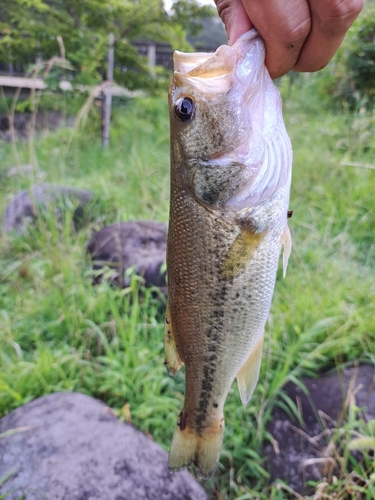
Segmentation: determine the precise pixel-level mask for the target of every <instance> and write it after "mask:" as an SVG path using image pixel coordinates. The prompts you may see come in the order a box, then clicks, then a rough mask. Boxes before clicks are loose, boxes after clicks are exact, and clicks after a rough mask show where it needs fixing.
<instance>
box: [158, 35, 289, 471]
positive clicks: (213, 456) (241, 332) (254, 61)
mask: <svg viewBox="0 0 375 500" xmlns="http://www.w3.org/2000/svg"><path fill="white" fill-rule="evenodd" d="M264 55H265V53H264V45H263V41H262V40H261V38H260V37H259V35H258V34H257V32H256V31H255V30H251V31H250V32H248V33H246V34H245V35H243V36H242V37H241V38H240V39H239V40H238V42H236V44H235V45H234V46H232V47H228V46H222V47H219V49H218V50H217V51H216V52H215V53H214V54H201V53H199V54H183V53H179V52H177V53H175V55H174V63H175V72H174V75H173V79H172V83H171V87H170V92H169V107H170V122H171V202H170V221H169V234H168V249H167V272H168V307H167V313H166V324H165V336H164V344H165V356H166V360H165V363H166V366H167V369H168V371H169V373H170V374H172V375H174V373H175V372H176V371H177V370H178V369H179V368H180V367H181V366H182V364H185V370H186V392H185V403H184V408H183V410H182V411H181V413H180V416H179V419H178V423H177V426H176V429H175V432H174V436H173V440H172V446H171V451H170V455H169V466H170V468H171V469H173V470H178V469H181V468H183V467H186V466H187V465H189V464H190V463H192V462H194V463H195V464H196V466H197V468H198V471H199V473H200V474H201V475H202V476H203V477H207V476H210V475H211V474H212V473H213V471H214V469H215V467H216V463H217V461H218V459H219V456H220V451H221V447H222V441H223V433H224V416H223V409H224V403H225V399H226V397H227V395H228V392H229V389H230V387H231V384H232V383H233V381H234V379H235V378H237V382H238V386H239V392H240V396H241V400H242V402H243V403H244V404H246V403H247V402H248V400H249V399H250V397H251V394H252V392H253V390H254V388H255V385H256V383H257V380H258V374H259V367H260V361H261V353H262V342H263V333H264V326H265V322H266V320H267V318H268V314H269V310H270V306H271V300H272V295H273V291H274V286H275V279H276V272H277V267H278V260H279V255H280V249H281V247H282V245H284V271H285V269H286V264H287V259H288V256H289V253H290V248H291V241H290V234H289V230H288V226H287V212H288V203H289V191H290V182H291V162H292V150H291V146H290V141H289V138H288V136H287V133H286V130H285V126H284V123H283V119H282V113H281V101H280V96H279V92H278V90H277V89H276V87H275V86H274V84H273V82H272V80H271V78H270V77H269V74H268V72H267V69H266V68H265V66H264Z"/></svg>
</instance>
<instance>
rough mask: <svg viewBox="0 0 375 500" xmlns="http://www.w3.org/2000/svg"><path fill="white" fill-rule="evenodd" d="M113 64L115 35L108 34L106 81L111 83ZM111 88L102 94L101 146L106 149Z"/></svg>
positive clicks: (107, 88)
mask: <svg viewBox="0 0 375 500" xmlns="http://www.w3.org/2000/svg"><path fill="white" fill-rule="evenodd" d="M114 63H115V35H114V34H113V33H110V34H109V48H108V66H107V81H108V82H113V67H114ZM111 108H112V86H111V84H108V85H107V86H106V88H105V89H104V90H103V93H102V146H103V147H104V148H106V147H108V144H109V130H110V126H111Z"/></svg>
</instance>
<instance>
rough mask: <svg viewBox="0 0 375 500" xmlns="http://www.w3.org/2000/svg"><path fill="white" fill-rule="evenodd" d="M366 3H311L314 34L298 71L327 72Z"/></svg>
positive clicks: (355, 0)
mask: <svg viewBox="0 0 375 500" xmlns="http://www.w3.org/2000/svg"><path fill="white" fill-rule="evenodd" d="M363 4H364V1H363V0H341V1H340V0H331V1H327V0H310V10H311V30H310V33H309V35H308V37H307V39H306V42H305V44H304V46H303V48H302V50H301V52H300V54H299V57H298V60H297V62H296V64H295V66H294V67H293V69H294V70H295V71H318V70H319V69H322V68H324V66H326V65H327V64H328V63H329V61H330V60H331V59H332V57H333V56H334V54H335V53H336V51H337V49H338V48H339V46H340V44H341V42H342V40H343V38H344V36H345V34H346V32H347V31H348V29H349V28H350V26H351V25H352V24H353V22H354V20H355V19H356V17H357V16H358V14H359V13H360V12H361V9H362V8H363Z"/></svg>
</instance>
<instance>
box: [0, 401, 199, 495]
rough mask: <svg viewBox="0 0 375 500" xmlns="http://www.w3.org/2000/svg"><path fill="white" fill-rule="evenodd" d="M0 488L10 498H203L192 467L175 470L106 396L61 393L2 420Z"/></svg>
mask: <svg viewBox="0 0 375 500" xmlns="http://www.w3.org/2000/svg"><path fill="white" fill-rule="evenodd" d="M11 429H20V432H18V433H15V434H10V435H9V436H8V437H4V438H2V439H0V479H1V478H3V477H4V476H5V475H6V474H8V473H10V472H11V471H14V473H13V475H11V477H10V478H9V479H8V480H7V481H6V482H5V484H4V485H2V486H1V487H0V497H1V495H2V494H4V493H6V492H9V491H11V493H10V494H9V495H8V496H7V497H6V498H7V500H16V499H17V498H19V496H20V495H21V494H22V493H23V492H26V496H25V500H151V499H152V500H206V499H207V495H206V493H205V492H204V490H203V489H202V487H201V486H200V485H199V484H198V483H197V481H196V480H195V479H194V478H193V477H192V476H191V475H190V474H189V473H188V472H187V471H183V472H178V473H171V472H170V471H169V470H168V466H167V453H166V452H165V451H164V450H163V449H162V448H160V446H159V445H157V444H156V443H155V442H154V441H152V440H151V439H150V438H148V437H146V436H145V435H144V434H143V433H141V432H140V431H138V430H137V429H135V428H134V427H133V426H132V425H130V424H124V423H121V422H120V421H119V420H117V419H116V418H115V417H114V416H113V415H112V413H111V411H110V409H109V408H108V407H107V406H106V405H105V404H103V403H102V402H101V401H98V400H96V399H93V398H91V397H88V396H85V395H83V394H78V393H69V392H66V393H56V394H51V395H50V396H45V397H43V398H40V399H37V400H35V401H33V402H32V403H28V404H26V405H25V406H22V407H20V408H18V409H16V410H14V411H13V412H12V413H10V414H9V415H7V416H5V417H4V418H2V419H1V420H0V434H1V433H4V432H6V431H9V430H11Z"/></svg>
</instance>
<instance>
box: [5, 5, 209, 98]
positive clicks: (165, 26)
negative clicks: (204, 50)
mask: <svg viewBox="0 0 375 500" xmlns="http://www.w3.org/2000/svg"><path fill="white" fill-rule="evenodd" d="M214 12H215V11H214V9H213V7H210V6H200V5H199V4H198V3H197V2H196V1H195V0H178V1H177V2H175V3H174V4H173V8H172V11H171V12H170V13H167V12H166V11H165V9H164V5H163V2H162V0H136V1H135V0H90V1H89V2H87V1H85V0H4V1H2V2H1V4H0V61H2V62H8V63H12V62H17V63H24V64H26V65H28V64H29V63H32V62H35V59H36V58H37V57H39V58H41V59H43V60H48V59H50V58H51V57H52V56H55V55H59V54H60V55H62V53H64V54H65V55H66V57H67V58H68V59H69V61H70V62H71V63H72V65H73V69H74V77H75V80H76V82H79V83H85V84H93V83H98V82H99V81H100V80H102V79H104V75H105V68H106V57H107V52H108V35H109V33H110V32H113V33H114V34H115V61H116V68H115V81H116V82H117V83H119V84H123V85H125V86H126V87H127V88H129V89H134V88H148V89H149V90H152V89H153V88H154V87H155V86H156V85H157V80H156V79H153V78H151V79H150V73H149V69H148V66H147V60H146V58H144V57H142V56H140V55H139V54H138V52H137V50H136V49H135V48H134V46H133V45H132V43H131V42H132V41H134V40H139V39H148V40H156V41H165V42H168V43H170V44H171V45H172V47H174V48H177V47H178V48H179V49H180V50H184V49H188V48H189V47H190V46H189V44H188V42H187V41H186V34H189V33H191V34H197V33H198V32H199V31H200V30H201V25H200V23H199V20H200V19H204V18H206V17H210V16H212V15H213V14H214ZM59 38H60V42H59Z"/></svg>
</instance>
